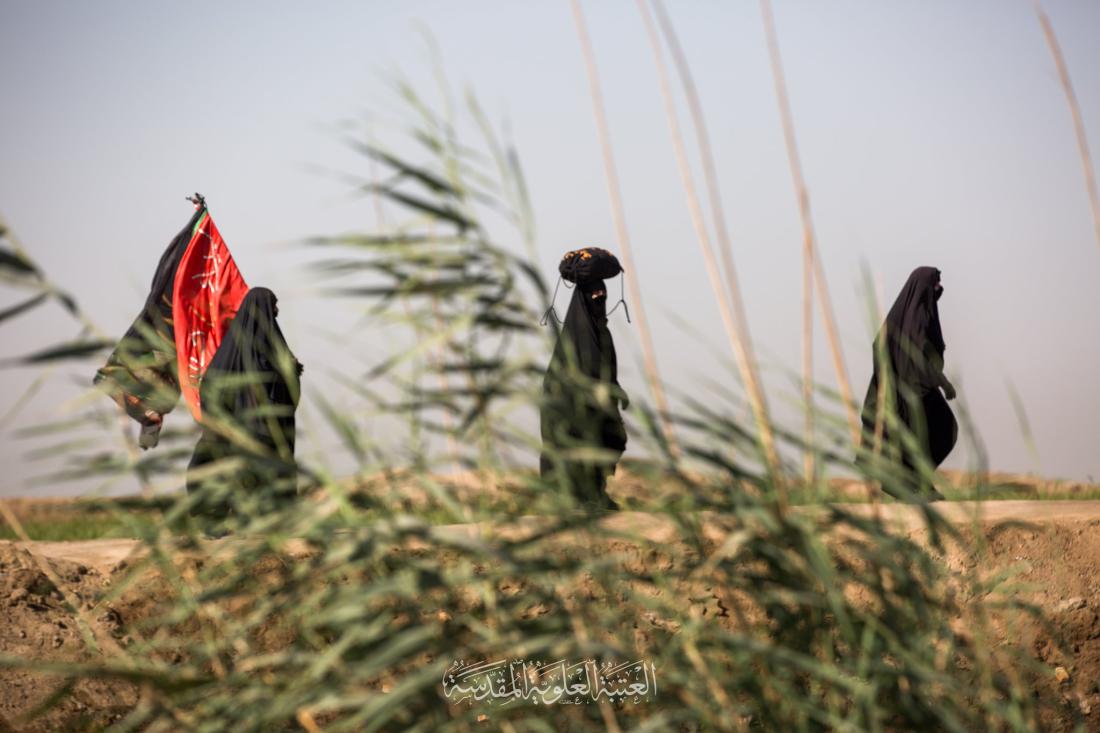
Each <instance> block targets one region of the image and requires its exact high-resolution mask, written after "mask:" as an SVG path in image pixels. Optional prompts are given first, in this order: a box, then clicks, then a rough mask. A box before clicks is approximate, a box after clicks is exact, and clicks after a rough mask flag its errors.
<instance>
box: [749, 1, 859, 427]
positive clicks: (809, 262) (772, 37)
mask: <svg viewBox="0 0 1100 733" xmlns="http://www.w3.org/2000/svg"><path fill="white" fill-rule="evenodd" d="M760 12H761V15H762V16H763V19H764V33H765V35H766V36H767V42H768V54H769V56H770V58H771V67H772V77H773V79H774V81H775V94H776V98H777V101H778V102H779V113H780V118H781V119H782V123H783V138H784V141H785V143H786V146H787V157H788V160H789V162H790V166H791V177H792V179H793V180H794V188H795V194H796V196H797V197H798V209H799V213H800V215H801V218H802V239H803V257H804V262H803V264H804V266H812V267H813V272H814V280H815V281H816V284H817V302H818V306H819V308H820V310H821V319H822V321H823V322H824V324H825V335H826V338H827V339H828V342H829V350H830V351H831V352H832V357H833V369H834V370H835V371H836V379H837V384H838V386H839V388H840V396H841V398H842V399H843V400H844V406H845V408H846V410H847V415H848V427H849V429H850V430H851V432H852V441H853V443H856V444H858V442H859V435H860V430H859V416H858V415H857V414H856V408H855V402H854V400H853V398H852V386H851V383H850V382H849V381H848V372H847V369H846V367H845V366H844V353H843V351H841V347H840V337H839V336H838V334H837V330H836V322H835V319H834V318H833V307H832V301H831V299H830V298H829V290H828V285H827V283H826V282H825V271H824V269H823V268H822V267H821V260H820V258H819V257H817V256H816V253H815V250H816V248H817V247H816V237H815V236H814V227H813V219H812V218H811V216H810V195H809V193H808V192H807V190H806V182H805V180H804V178H803V176H802V164H801V162H800V161H799V156H798V144H797V142H796V141H795V137H794V123H793V122H792V117H791V105H790V100H789V99H788V97H787V84H786V81H785V80H784V77H783V64H782V60H781V59H780V56H779V41H778V39H777V37H776V32H775V19H774V18H773V17H772V9H771V2H770V0H760ZM806 290H807V288H806V285H805V284H803V298H807V297H809V294H808V293H807V292H806ZM803 328H812V324H811V325H808V326H807V325H805V324H804V325H803ZM803 344H805V340H804V341H803ZM803 378H804V379H812V376H811V375H803Z"/></svg>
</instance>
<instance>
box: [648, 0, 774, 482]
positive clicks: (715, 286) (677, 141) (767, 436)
mask: <svg viewBox="0 0 1100 733" xmlns="http://www.w3.org/2000/svg"><path fill="white" fill-rule="evenodd" d="M637 3H638V10H639V12H640V13H641V15H642V20H643V21H644V22H645V28H646V34H647V35H648V37H649V42H650V46H651V47H652V49H653V58H654V60H655V62H656V65H657V80H658V85H659V87H660V90H661V98H662V100H663V101H664V107H665V115H666V117H667V118H668V126H669V132H670V134H671V136H672V148H673V150H674V152H675V154H676V165H677V168H678V169H679V171H680V178H681V180H682V181H683V184H684V193H685V195H686V197H687V204H688V211H689V213H690V215H691V223H692V227H693V228H694V229H695V236H696V238H697V239H698V240H699V246H700V248H701V249H702V250H703V261H704V263H705V264H706V268H707V276H708V277H709V279H710V286H711V289H712V290H714V295H715V297H716V298H717V299H718V305H719V309H718V310H719V312H720V313H721V315H722V325H723V327H724V328H725V331H726V337H727V339H728V340H729V343H730V347H731V348H732V349H733V353H734V357H735V358H736V360H737V367H738V369H739V370H740V372H741V380H742V382H743V383H744V385H745V389H746V390H747V391H748V393H749V402H750V403H751V405H752V410H753V416H754V417H755V419H756V427H757V431H758V435H759V437H760V443H761V447H762V448H763V450H764V457H765V460H766V461H767V463H768V468H769V470H770V471H771V473H772V474H773V476H775V477H776V479H777V481H778V480H779V478H780V463H779V455H778V453H777V452H776V448H775V437H774V435H773V432H772V426H771V420H770V419H769V417H768V411H767V405H766V403H765V401H764V394H763V391H762V390H761V389H760V384H759V382H758V381H757V376H756V370H755V368H754V366H755V365H754V362H753V359H752V353H751V350H750V347H747V346H746V341H747V333H746V329H745V328H744V321H743V319H738V318H737V314H736V311H735V308H734V306H733V304H732V303H731V302H730V299H729V295H728V293H727V291H726V290H725V289H724V288H723V287H722V273H721V270H720V269H719V264H718V258H717V256H716V255H715V252H714V246H713V245H712V244H711V241H710V234H709V232H708V231H707V226H706V222H705V221H704V219H703V210H702V207H701V206H700V204H699V196H698V194H697V193H696V190H695V182H694V180H693V179H692V175H691V168H690V166H689V165H688V160H687V153H686V150H685V146H684V139H683V135H682V133H681V131H680V123H679V120H678V119H677V116H676V106H675V103H674V102H673V99H672V91H671V89H670V87H669V81H668V70H667V69H666V67H665V62H664V57H663V55H662V54H661V43H660V40H659V39H658V37H657V30H656V28H655V26H654V24H653V18H652V16H651V15H650V13H649V8H648V7H647V6H646V3H645V0H637ZM731 266H732V262H731ZM738 320H741V323H740V324H739V323H738Z"/></svg>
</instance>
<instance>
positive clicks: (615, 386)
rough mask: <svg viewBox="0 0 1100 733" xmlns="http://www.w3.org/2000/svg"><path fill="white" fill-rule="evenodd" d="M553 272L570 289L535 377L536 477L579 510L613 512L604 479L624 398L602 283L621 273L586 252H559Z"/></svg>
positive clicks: (620, 444) (596, 252)
mask: <svg viewBox="0 0 1100 733" xmlns="http://www.w3.org/2000/svg"><path fill="white" fill-rule="evenodd" d="M558 269H559V271H560V272H561V275H562V277H563V278H564V279H566V280H568V281H570V282H573V283H575V284H576V287H575V288H574V289H573V298H572V300H570V302H569V310H568V311H567V312H566V315H565V322H564V323H563V324H562V329H561V333H560V334H559V335H558V340H557V344H556V345H555V346H554V355H553V356H552V357H551V359H550V365H549V367H547V370H546V376H545V378H544V379H543V385H542V392H543V404H542V412H541V416H540V417H541V428H542V443H543V447H542V456H541V458H540V461H539V463H540V471H541V474H542V477H543V478H544V479H545V480H547V481H549V482H552V483H555V484H557V485H559V486H560V487H562V488H563V489H565V490H567V491H569V492H570V493H572V494H573V496H574V497H575V498H576V499H577V501H579V502H580V503H581V504H582V505H583V506H584V507H585V508H586V509H589V510H593V509H594V510H600V509H618V508H619V507H618V504H616V503H615V501H614V500H612V499H611V497H609V496H608V495H607V478H608V476H610V475H612V474H614V473H615V467H616V465H617V464H618V461H619V458H620V457H621V456H622V454H623V451H625V450H626V427H625V426H624V424H623V419H622V416H621V414H620V413H619V407H620V405H621V406H622V407H623V408H624V409H625V408H626V406H627V405H628V404H629V399H628V398H627V395H626V392H625V391H623V388H622V387H620V386H619V379H618V362H617V358H616V355H615V342H614V341H612V339H611V332H610V331H609V330H608V328H607V287H606V286H605V284H604V279H605V278H609V277H614V276H615V275H618V274H619V273H620V272H622V268H621V267H620V266H619V261H618V260H617V259H616V258H615V256H614V255H612V254H611V253H610V252H608V251H606V250H602V249H597V248H595V247H591V248H587V249H581V250H576V251H574V252H569V253H567V254H566V255H565V257H564V258H563V259H562V262H561V264H560V265H559V268H558ZM593 449H595V450H593Z"/></svg>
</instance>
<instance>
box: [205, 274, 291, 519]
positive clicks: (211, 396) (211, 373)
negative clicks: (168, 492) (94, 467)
mask: <svg viewBox="0 0 1100 733" xmlns="http://www.w3.org/2000/svg"><path fill="white" fill-rule="evenodd" d="M278 314H279V308H278V305H277V300H276V298H275V294H274V293H273V292H271V291H270V290H268V289H267V288H252V289H251V290H249V291H248V294H247V295H246V296H245V298H244V300H243V301H242V302H241V306H240V308H239V309H238V310H237V315H236V316H235V317H234V318H233V322H232V323H231V324H230V326H229V330H228V331H227V332H226V334H225V338H223V339H222V343H221V345H220V346H219V347H218V351H217V353H216V354H214V358H213V359H212V360H211V361H210V365H209V366H208V367H207V369H206V373H205V375H204V376H203V380H202V385H201V386H200V388H199V396H200V403H201V405H202V437H201V438H199V442H198V444H197V445H196V446H195V453H194V455H193V456H192V458H191V463H190V465H189V466H188V469H187V491H188V493H189V494H194V493H201V494H202V495H201V496H199V498H198V500H197V502H196V509H195V512H194V513H195V514H197V515H200V516H204V517H206V518H207V519H209V520H213V521H224V520H225V519H226V518H227V517H228V515H229V513H230V511H231V510H233V511H234V512H235V513H237V514H239V515H241V514H248V513H251V512H257V513H258V512H263V511H266V510H269V509H272V508H275V507H276V506H278V505H279V504H281V503H284V502H286V501H287V500H290V499H293V497H294V496H295V495H296V491H297V487H296V483H297V468H296V465H295V463H294V441H295V425H294V411H295V409H296V408H297V406H298V398H299V395H300V391H301V386H300V382H299V376H300V375H301V372H302V365H301V364H299V363H298V360H297V359H295V358H294V355H293V354H292V353H291V351H290V348H289V347H288V346H287V344H286V339H285V338H283V333H282V331H281V330H280V329H279V324H278V322H277V321H276V320H275V318H276V316H277V315H278ZM230 459H236V460H230ZM217 464H221V465H217Z"/></svg>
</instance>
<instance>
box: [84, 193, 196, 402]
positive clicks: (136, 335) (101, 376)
mask: <svg viewBox="0 0 1100 733" xmlns="http://www.w3.org/2000/svg"><path fill="white" fill-rule="evenodd" d="M205 211H206V209H205V208H203V207H200V208H199V209H198V211H196V212H195V214H194V216H192V217H191V220H190V221H189V222H187V226H185V227H184V228H183V229H181V230H180V232H179V234H177V235H176V236H175V237H174V238H173V239H172V241H171V242H170V243H169V244H168V247H167V249H165V250H164V253H163V254H162V255H161V257H160V261H159V262H158V263H157V268H156V270H155V271H154V272H153V281H152V283H150V285H149V295H148V296H146V298H145V305H143V306H142V308H141V312H140V313H139V314H138V316H137V318H135V319H134V321H133V323H132V324H131V325H130V328H129V329H127V331H126V333H125V335H123V337H122V339H121V340H120V341H119V342H118V345H117V346H116V347H115V350H114V351H113V352H111V355H110V356H109V357H108V358H107V364H106V365H105V366H104V367H103V368H102V369H100V370H99V371H98V372H96V376H95V380H94V382H95V383H96V384H101V383H102V384H103V385H104V386H105V387H107V388H108V390H110V391H112V392H123V393H126V394H130V395H133V396H135V397H137V398H138V399H140V400H141V402H142V403H143V409H144V408H149V409H153V410H156V411H157V412H159V413H161V414H164V413H166V412H169V411H171V410H172V408H173V407H175V405H176V403H177V402H178V401H179V395H180V389H179V381H178V376H177V372H176V345H175V334H174V331H173V327H172V290H173V288H174V286H175V282H176V269H177V268H178V267H179V263H180V259H181V258H182V257H183V253H184V252H185V251H186V250H187V245H188V244H189V243H190V242H191V235H192V232H193V230H194V228H195V225H196V224H197V223H198V221H199V219H200V218H201V217H202V215H203V213H204V212H205ZM134 417H138V416H136V415H135V416H134Z"/></svg>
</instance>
